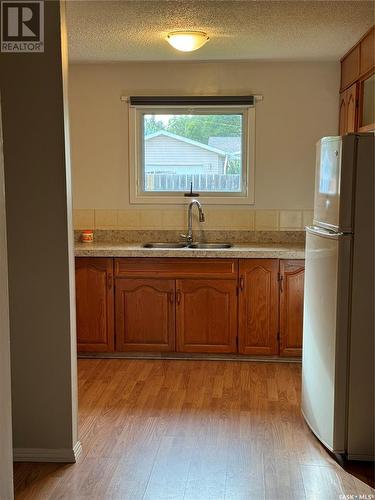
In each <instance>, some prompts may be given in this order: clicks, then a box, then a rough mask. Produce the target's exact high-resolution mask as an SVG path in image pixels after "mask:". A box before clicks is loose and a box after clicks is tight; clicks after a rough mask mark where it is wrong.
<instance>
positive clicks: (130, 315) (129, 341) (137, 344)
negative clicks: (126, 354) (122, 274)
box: [116, 278, 175, 352]
mask: <svg viewBox="0 0 375 500" xmlns="http://www.w3.org/2000/svg"><path fill="white" fill-rule="evenodd" d="M174 301H175V282H174V280H169V279H154V278H149V279H144V278H143V279H142V278H140V279H136V278H129V279H119V280H117V281H116V351H120V352H121V351H174V348H175V304H174Z"/></svg>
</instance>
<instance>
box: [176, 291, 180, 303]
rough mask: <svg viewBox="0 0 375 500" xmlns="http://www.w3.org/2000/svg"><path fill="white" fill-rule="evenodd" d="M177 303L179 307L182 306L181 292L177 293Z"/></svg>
mask: <svg viewBox="0 0 375 500" xmlns="http://www.w3.org/2000/svg"><path fill="white" fill-rule="evenodd" d="M176 301H177V305H178V306H179V305H180V304H181V290H177V292H176Z"/></svg>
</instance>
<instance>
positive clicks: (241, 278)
mask: <svg viewBox="0 0 375 500" xmlns="http://www.w3.org/2000/svg"><path fill="white" fill-rule="evenodd" d="M244 288H245V278H244V277H243V276H241V277H240V290H243V289H244Z"/></svg>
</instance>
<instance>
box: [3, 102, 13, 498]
mask: <svg viewBox="0 0 375 500" xmlns="http://www.w3.org/2000/svg"><path fill="white" fill-rule="evenodd" d="M1 121H2V120H1V109H0V499H1V500H11V499H12V498H13V464H12V460H13V454H12V421H11V383H10V340H9V297H8V260H7V240H6V218H5V190H4V161H3V140H2V126H1Z"/></svg>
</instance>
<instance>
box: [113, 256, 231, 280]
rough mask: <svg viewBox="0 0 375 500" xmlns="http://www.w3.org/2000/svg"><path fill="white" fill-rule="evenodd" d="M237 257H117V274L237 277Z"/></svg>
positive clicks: (159, 276) (118, 275)
mask: <svg viewBox="0 0 375 500" xmlns="http://www.w3.org/2000/svg"><path fill="white" fill-rule="evenodd" d="M237 268H238V261H237V259H217V258H216V259H205V258H192V259H189V258H169V257H168V258H152V257H144V258H126V257H125V258H117V259H115V275H116V277H118V278H123V277H141V278H142V277H147V278H151V277H152V278H165V277H168V278H191V277H195V278H216V279H230V278H232V279H236V278H237Z"/></svg>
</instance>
